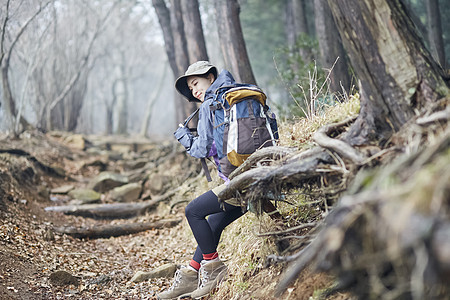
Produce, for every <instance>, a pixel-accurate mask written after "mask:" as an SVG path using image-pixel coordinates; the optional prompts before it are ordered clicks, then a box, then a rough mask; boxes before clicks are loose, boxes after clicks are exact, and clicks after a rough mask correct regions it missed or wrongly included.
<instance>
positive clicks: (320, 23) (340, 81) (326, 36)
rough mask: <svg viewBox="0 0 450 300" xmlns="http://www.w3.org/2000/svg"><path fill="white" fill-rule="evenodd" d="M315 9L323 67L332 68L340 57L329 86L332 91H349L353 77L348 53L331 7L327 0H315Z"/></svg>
mask: <svg viewBox="0 0 450 300" xmlns="http://www.w3.org/2000/svg"><path fill="white" fill-rule="evenodd" d="M314 10H315V24H316V32H317V38H318V40H319V49H320V62H321V65H322V67H323V68H326V69H330V68H331V67H333V64H334V63H335V61H336V59H338V60H337V62H336V64H335V65H334V67H333V69H332V70H331V74H330V83H329V86H328V87H329V89H330V91H331V92H332V93H342V92H343V90H342V88H344V90H345V92H347V93H348V92H349V90H350V88H351V86H350V85H351V79H350V74H349V69H348V60H347V55H346V53H345V51H344V47H343V46H342V42H341V37H340V35H339V32H338V30H337V28H336V24H335V23H334V20H333V15H332V14H331V10H330V7H329V6H328V3H327V1H326V0H314ZM341 85H342V87H341Z"/></svg>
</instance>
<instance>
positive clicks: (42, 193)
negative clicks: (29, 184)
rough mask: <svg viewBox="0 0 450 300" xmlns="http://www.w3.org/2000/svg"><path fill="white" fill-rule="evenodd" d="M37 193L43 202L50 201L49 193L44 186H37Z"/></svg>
mask: <svg viewBox="0 0 450 300" xmlns="http://www.w3.org/2000/svg"><path fill="white" fill-rule="evenodd" d="M37 192H38V195H39V196H41V197H42V198H44V199H45V200H48V199H50V191H49V189H48V188H47V187H46V186H38V188H37Z"/></svg>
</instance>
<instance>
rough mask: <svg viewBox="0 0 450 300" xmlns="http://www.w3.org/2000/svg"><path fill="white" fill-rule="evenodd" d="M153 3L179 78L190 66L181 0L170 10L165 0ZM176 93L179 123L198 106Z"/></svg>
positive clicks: (168, 55) (176, 75) (172, 65)
mask: <svg viewBox="0 0 450 300" xmlns="http://www.w3.org/2000/svg"><path fill="white" fill-rule="evenodd" d="M152 3H153V7H154V8H155V11H156V14H157V16H158V20H159V24H160V26H161V29H162V32H163V38H164V46H165V50H166V54H167V57H168V59H169V64H170V68H171V69H172V73H173V76H174V77H175V78H177V77H179V76H180V75H182V74H184V72H185V71H186V69H187V68H188V66H189V55H188V50H187V47H186V43H187V42H186V37H185V33H184V24H183V14H182V10H181V4H180V0H172V1H171V9H170V10H169V9H168V8H167V6H166V3H165V1H164V0H153V1H152ZM174 95H175V97H174V99H175V109H176V111H175V114H176V120H177V123H178V122H180V121H181V120H184V118H186V116H188V115H189V114H190V113H191V112H192V111H194V110H195V109H196V106H195V103H189V102H187V101H186V100H185V99H184V98H183V97H182V96H180V95H179V94H178V93H176V92H174Z"/></svg>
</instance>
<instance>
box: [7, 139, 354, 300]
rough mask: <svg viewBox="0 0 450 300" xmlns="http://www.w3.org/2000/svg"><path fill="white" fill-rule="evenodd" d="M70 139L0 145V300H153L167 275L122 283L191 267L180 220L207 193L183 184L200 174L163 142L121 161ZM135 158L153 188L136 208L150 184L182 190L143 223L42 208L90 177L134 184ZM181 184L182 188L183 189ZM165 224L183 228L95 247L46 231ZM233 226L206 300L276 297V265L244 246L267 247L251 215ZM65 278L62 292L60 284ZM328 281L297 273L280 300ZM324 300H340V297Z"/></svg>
mask: <svg viewBox="0 0 450 300" xmlns="http://www.w3.org/2000/svg"><path fill="white" fill-rule="evenodd" d="M68 140H69V139H68V138H67V137H64V136H56V137H55V136H45V135H42V134H37V133H33V134H29V135H27V136H26V137H25V138H22V139H18V140H9V139H6V138H0V220H1V221H0V260H1V264H0V299H156V294H157V293H159V292H160V291H162V290H164V289H166V288H167V287H168V286H169V285H170V284H171V281H172V278H171V276H169V277H170V278H169V277H168V278H164V277H159V278H154V279H150V280H146V281H143V282H140V283H134V282H131V281H130V279H131V278H132V277H133V275H134V274H136V273H137V272H138V271H144V272H149V271H151V270H154V269H155V268H158V267H160V266H163V265H166V264H186V262H188V261H189V260H190V258H191V256H192V253H193V251H194V250H195V249H194V246H195V244H196V243H195V240H194V238H193V236H192V234H191V232H190V230H189V227H188V225H187V222H186V221H185V219H184V207H185V205H186V204H187V201H188V200H191V199H193V198H194V197H195V196H196V195H199V194H200V193H202V192H203V191H204V190H205V189H207V188H208V186H207V184H206V180H197V181H198V182H199V183H198V182H197V183H192V181H190V182H191V183H190V184H187V183H186V182H189V180H188V179H189V178H195V177H196V176H197V174H199V173H200V170H201V166H200V164H198V163H197V161H196V160H194V159H191V158H189V157H187V156H186V154H185V152H184V151H182V150H178V149H177V148H176V147H174V146H173V145H172V144H170V143H169V144H167V145H165V146H164V147H161V143H158V144H157V145H151V147H149V149H151V150H148V149H147V150H142V152H141V153H143V154H136V152H133V151H132V153H128V154H127V155H119V154H120V152H119V151H117V150H114V149H111V148H113V147H112V146H114V145H113V144H111V143H110V141H108V142H105V141H102V142H101V143H97V144H100V145H101V146H102V147H106V148H107V149H109V150H102V151H99V150H98V149H97V150H95V151H93V148H95V147H94V146H93V145H92V144H91V145H89V147H87V148H89V149H90V150H89V149H88V150H86V151H81V150H77V148H76V146H77V145H74V144H72V143H70V144H69V145H68V144H67V143H66V142H67V141H68ZM70 140H71V141H73V140H74V139H73V138H71V139H70ZM85 142H87V141H85ZM130 145H131V148H132V149H134V150H136V149H137V148H139V147H138V146H136V144H135V143H128V146H127V143H125V142H124V143H121V145H119V146H120V147H121V151H124V147H125V148H126V147H130ZM140 146H142V144H140ZM147 146H148V145H147ZM96 147H98V145H97V146H96ZM129 149H130V148H129ZM155 149H156V150H155ZM125 152H126V151H125ZM117 157H119V158H117ZM143 159H144V160H145V161H147V162H150V164H149V165H147V167H143V168H141V169H139V170H140V172H141V173H145V174H146V178H150V180H147V183H148V184H149V183H150V182H151V183H152V184H153V186H149V185H146V184H144V187H143V192H142V194H141V199H140V201H142V200H144V199H142V198H146V199H148V198H151V197H152V196H155V195H150V194H151V193H150V194H149V191H148V190H149V189H155V188H156V187H155V185H156V186H157V187H158V189H159V188H160V189H161V190H158V192H159V193H164V192H165V191H167V190H168V189H170V188H174V187H177V188H180V187H181V188H180V191H179V192H178V193H177V194H176V195H175V196H173V197H172V198H171V200H170V203H169V202H167V201H162V202H161V203H160V204H159V206H158V207H157V208H156V209H153V210H151V211H148V212H146V213H145V214H143V215H139V216H136V217H132V218H128V219H117V220H99V219H92V218H84V217H80V216H73V215H66V214H63V213H57V212H46V211H45V210H44V208H45V207H48V206H55V205H61V204H65V203H67V201H69V200H68V199H67V197H66V196H61V195H54V194H51V193H49V191H51V189H54V188H57V187H61V186H65V185H68V184H71V185H75V186H77V187H85V186H87V184H88V182H89V180H90V179H91V178H92V177H94V176H95V175H96V174H98V173H100V172H101V171H105V170H109V171H114V172H117V173H121V174H128V175H129V176H130V177H133V176H136V172H130V170H129V168H128V167H127V166H129V165H137V162H140V161H142V160H143ZM146 168H148V169H146ZM144 171H145V172H144ZM138 173H139V172H138ZM199 178H200V179H203V178H202V177H199ZM156 183H159V184H156ZM183 183H184V184H185V185H188V186H187V187H186V188H184V187H183V185H184V184H183ZM106 201H109V200H108V197H106V196H105V195H103V196H102V202H106ZM163 219H182V222H181V223H179V224H178V225H176V226H174V227H172V228H161V229H153V230H147V231H144V232H140V233H135V234H131V235H124V236H118V237H111V238H99V239H77V238H73V237H71V236H68V235H64V234H58V233H55V232H54V230H52V229H53V228H54V227H58V226H74V227H90V226H99V225H104V224H124V223H130V222H135V223H146V222H153V221H157V220H163ZM241 219H242V220H241ZM241 219H240V220H238V221H237V224H233V225H232V226H230V227H231V229H227V230H226V232H225V233H224V235H225V236H226V239H227V241H226V243H225V242H223V243H222V246H221V248H220V251H221V255H223V258H224V259H225V260H227V264H228V265H229V267H230V270H231V275H230V276H229V278H228V279H227V280H226V282H225V283H224V284H223V285H222V287H221V289H220V290H219V292H217V293H216V294H215V295H213V296H211V297H209V298H210V299H275V298H274V297H273V296H272V295H273V291H274V289H275V286H276V283H277V280H278V279H279V276H280V274H281V271H282V267H281V266H275V267H271V268H267V269H265V268H264V267H263V265H264V257H254V255H255V254H254V253H253V252H251V251H249V248H251V247H256V246H257V245H256V244H255V241H257V243H258V244H264V243H267V239H259V240H258V238H257V237H256V234H257V233H258V232H259V231H261V223H260V221H258V220H257V219H256V217H255V215H253V214H249V213H248V214H246V216H244V217H243V218H241ZM239 222H240V223H239ZM246 243H248V246H246V245H247V244H246ZM238 246H240V247H241V248H242V250H240V251H241V252H240V253H236V249H235V248H236V247H238ZM272 246H273V245H272ZM246 247H248V248H246ZM258 247H259V246H258ZM273 247H274V246H273ZM246 249H248V250H246ZM258 255H259V254H258ZM60 271H65V272H67V274H66V273H64V274H66V276H69V277H68V278H65V277H62V278H60V277H57V276H61V273H59V272H60ZM55 276H56V277H57V279H59V281H58V280H55V279H54V278H55ZM64 279H65V280H66V283H69V284H62V285H60V283H59V282H61V280H63V281H64ZM236 282H237V283H236ZM330 282H331V278H330V277H328V276H326V275H321V274H315V275H311V274H308V273H304V274H302V275H301V276H300V277H299V280H298V281H297V282H296V283H295V284H294V285H293V286H292V287H291V288H290V289H288V293H287V294H286V295H284V296H283V299H309V297H310V296H312V295H313V294H314V292H315V291H316V290H317V289H323V288H325V287H327V286H329V284H330ZM236 297H238V298H236ZM332 299H348V296H346V295H340V294H338V295H336V296H334V297H333V298H332Z"/></svg>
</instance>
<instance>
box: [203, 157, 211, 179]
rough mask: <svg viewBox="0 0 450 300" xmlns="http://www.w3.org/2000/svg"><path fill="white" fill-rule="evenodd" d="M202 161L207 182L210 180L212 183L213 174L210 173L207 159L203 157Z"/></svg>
mask: <svg viewBox="0 0 450 300" xmlns="http://www.w3.org/2000/svg"><path fill="white" fill-rule="evenodd" d="M200 161H201V162H202V168H203V171H204V172H205V176H206V180H208V182H211V181H212V178H211V173H209V169H208V166H207V165H206V159H205V158H204V157H203V158H200Z"/></svg>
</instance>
